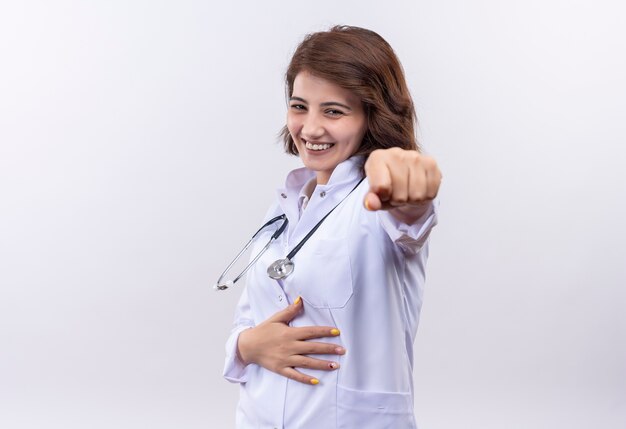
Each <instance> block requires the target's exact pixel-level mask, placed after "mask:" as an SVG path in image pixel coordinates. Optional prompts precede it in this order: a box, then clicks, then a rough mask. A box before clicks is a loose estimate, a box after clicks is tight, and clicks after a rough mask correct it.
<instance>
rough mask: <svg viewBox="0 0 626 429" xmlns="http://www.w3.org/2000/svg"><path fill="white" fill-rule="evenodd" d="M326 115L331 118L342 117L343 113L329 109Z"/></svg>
mask: <svg viewBox="0 0 626 429" xmlns="http://www.w3.org/2000/svg"><path fill="white" fill-rule="evenodd" d="M326 114H327V115H329V116H342V115H343V112H342V111H341V110H337V109H328V110H326Z"/></svg>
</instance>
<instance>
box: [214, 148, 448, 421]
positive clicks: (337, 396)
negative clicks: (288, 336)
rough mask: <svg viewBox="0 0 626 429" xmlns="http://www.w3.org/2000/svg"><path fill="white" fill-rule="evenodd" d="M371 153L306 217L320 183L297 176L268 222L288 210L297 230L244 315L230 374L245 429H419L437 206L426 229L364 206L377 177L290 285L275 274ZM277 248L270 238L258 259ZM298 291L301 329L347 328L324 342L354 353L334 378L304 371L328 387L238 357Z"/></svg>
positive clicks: (340, 173) (260, 276)
mask: <svg viewBox="0 0 626 429" xmlns="http://www.w3.org/2000/svg"><path fill="white" fill-rule="evenodd" d="M363 161H364V159H363V157H353V158H350V159H349V160H347V161H345V162H343V163H341V164H339V165H338V166H337V167H336V168H335V170H334V172H333V174H332V176H331V178H330V180H329V182H328V184H326V185H318V186H317V187H316V188H315V190H314V192H313V194H312V196H311V199H310V201H309V202H308V206H307V208H306V210H304V211H303V212H302V214H301V215H300V210H299V207H298V198H299V196H300V191H301V189H302V188H303V186H304V185H305V184H306V183H307V182H308V181H309V180H310V179H311V178H312V177H314V173H313V172H312V171H310V170H307V169H305V168H301V169H297V170H294V171H292V172H291V173H290V174H289V175H288V177H287V180H286V186H285V187H284V188H282V189H278V191H277V196H278V202H277V203H276V204H275V205H274V206H273V207H272V208H271V209H270V211H269V212H268V214H267V219H269V218H270V217H274V216H276V215H279V214H281V213H285V214H286V215H287V218H288V219H289V225H288V230H287V231H286V233H283V235H282V236H281V237H280V238H279V239H278V240H277V242H276V243H274V244H273V245H272V246H271V247H270V249H268V251H267V252H266V253H265V254H264V255H263V257H262V258H261V259H260V260H259V261H258V262H257V263H256V264H255V266H254V267H253V268H252V269H251V271H250V272H249V274H248V276H247V284H246V288H245V289H244V291H243V293H242V295H241V299H240V302H239V305H238V307H237V310H236V315H235V324H234V329H233V331H232V333H231V336H230V337H229V339H228V342H227V344H226V353H227V356H226V363H225V366H224V376H225V377H226V379H228V380H229V381H232V382H238V383H240V386H241V387H240V400H239V404H238V407H237V417H236V421H237V428H242V429H248V428H255V429H257V428H264V429H265V428H285V429H295V428H298V429H320V428H323V429H331V428H358V429H368V428H372V429H381V428H394V429H400V428H402V429H404V428H415V427H416V425H415V419H414V416H413V383H412V380H413V376H412V367H413V341H414V338H415V333H416V330H417V324H418V319H419V313H420V307H421V304H422V292H423V286H424V268H425V264H426V258H427V255H428V249H427V248H428V246H427V241H428V235H429V232H430V230H431V229H432V227H433V226H434V225H435V224H436V219H437V217H436V212H435V209H434V204H431V207H430V208H429V210H428V212H427V213H426V214H425V215H424V216H423V217H422V218H421V219H420V220H419V221H418V222H417V223H416V224H414V225H411V226H408V225H404V224H402V223H400V222H398V221H396V220H395V218H393V217H392V216H391V215H389V213H387V212H369V211H367V210H365V209H364V208H363V199H364V197H365V194H366V193H367V191H368V188H369V187H368V183H367V179H366V180H364V181H363V182H362V183H361V184H360V185H359V186H358V188H356V189H355V190H354V192H352V194H350V195H349V196H348V197H347V198H346V199H345V200H344V201H343V202H341V204H340V205H339V206H338V207H337V208H336V209H335V211H334V212H333V213H332V214H331V215H330V216H329V217H328V218H327V219H326V220H325V221H324V223H322V225H321V226H320V228H319V229H318V230H317V231H316V232H315V233H314V234H313V236H312V237H311V238H310V239H309V240H308V241H307V242H306V244H305V245H304V246H303V247H302V249H301V250H300V252H299V253H298V254H297V255H296V256H295V257H294V258H293V261H294V263H295V269H294V272H293V273H292V274H291V275H290V276H289V277H287V278H286V279H283V280H272V279H270V278H269V277H268V275H267V273H266V270H267V267H268V266H269V265H270V264H271V263H272V262H273V261H275V260H277V259H281V258H284V257H285V256H286V255H287V253H289V251H290V250H291V249H292V248H293V247H294V246H295V245H296V244H297V243H298V242H300V240H301V239H302V238H303V237H304V236H305V235H306V234H307V233H308V232H309V231H310V230H311V228H313V226H314V225H315V224H316V223H317V222H318V221H319V220H320V219H321V218H322V217H323V216H324V215H325V214H326V213H328V211H330V210H331V209H332V208H333V207H334V206H335V205H336V204H337V203H339V202H340V201H341V200H342V199H343V198H344V197H346V195H347V194H348V193H349V192H350V191H351V190H352V189H353V188H354V186H355V185H356V183H357V182H358V181H359V180H360V178H361V177H362V172H361V167H362V164H363ZM266 242H267V235H265V236H263V237H261V238H259V240H258V244H257V245H256V246H255V248H254V249H253V254H254V252H255V251H257V250H258V249H259V248H260V247H262V246H263V245H264V244H265V243H266ZM298 296H302V299H303V300H304V310H303V312H302V313H301V314H300V315H299V316H298V317H296V318H295V319H294V320H293V322H292V323H291V326H309V325H317V326H335V327H337V328H339V329H340V331H341V335H340V336H338V337H330V338H323V339H321V340H314V341H325V342H334V343H337V344H340V345H342V346H343V347H345V348H346V350H347V352H346V354H345V355H343V356H337V355H317V356H313V357H319V358H322V359H327V360H330V361H337V362H339V363H340V365H341V367H340V368H339V369H338V370H334V371H319V370H311V369H302V372H303V373H306V374H308V375H310V376H312V377H316V378H318V379H319V380H320V383H319V384H318V385H316V386H314V385H307V384H302V383H298V382H295V381H293V380H290V379H287V378H285V377H283V376H281V375H278V374H275V373H273V372H271V371H268V370H266V369H264V368H262V367H260V366H258V365H255V364H251V365H248V366H245V367H244V366H243V365H242V363H241V362H240V361H239V359H238V358H237V354H236V347H237V338H238V335H239V333H240V332H241V331H243V330H244V329H247V328H249V327H252V326H255V325H256V324H258V323H261V322H262V321H264V320H266V319H267V318H268V317H270V316H272V315H273V314H274V313H276V312H277V311H279V310H281V309H283V308H285V307H286V306H287V305H289V304H290V303H292V302H293V300H295V299H296V298H297V297H298Z"/></svg>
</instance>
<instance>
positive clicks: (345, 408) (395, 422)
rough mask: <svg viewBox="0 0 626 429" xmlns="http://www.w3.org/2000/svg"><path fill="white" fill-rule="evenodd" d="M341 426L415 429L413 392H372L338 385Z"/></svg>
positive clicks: (345, 427) (346, 427)
mask: <svg viewBox="0 0 626 429" xmlns="http://www.w3.org/2000/svg"><path fill="white" fill-rule="evenodd" d="M337 428H339V429H348V428H359V429H383V428H393V429H397V428H402V429H415V428H416V425H415V418H414V416H413V398H412V397H411V394H410V393H408V392H407V393H397V392H370V391H363V390H354V389H349V388H347V387H342V386H340V385H337Z"/></svg>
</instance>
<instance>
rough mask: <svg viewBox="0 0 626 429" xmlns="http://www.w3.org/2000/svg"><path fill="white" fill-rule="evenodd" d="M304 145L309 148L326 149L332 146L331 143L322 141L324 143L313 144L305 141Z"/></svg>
mask: <svg viewBox="0 0 626 429" xmlns="http://www.w3.org/2000/svg"><path fill="white" fill-rule="evenodd" d="M304 146H305V147H306V148H307V149H309V150H326V149H328V148H329V147H331V146H332V144H329V143H324V144H313V143H309V142H306V143H305V144H304Z"/></svg>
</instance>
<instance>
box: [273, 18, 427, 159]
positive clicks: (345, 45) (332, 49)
mask: <svg viewBox="0 0 626 429" xmlns="http://www.w3.org/2000/svg"><path fill="white" fill-rule="evenodd" d="M302 71H307V72H309V73H311V74H312V75H314V76H317V77H319V78H322V79H325V80H328V81H329V82H332V83H334V84H336V85H339V86H340V87H342V88H345V89H347V90H349V91H352V92H353V93H355V94H356V95H357V96H358V97H359V98H360V99H361V102H362V103H363V109H364V111H365V115H366V118H367V131H366V132H365V136H364V137H363V141H362V142H361V146H360V147H359V149H358V150H357V152H356V154H355V155H366V156H367V155H369V154H370V153H371V152H373V151H374V150H375V149H387V148H391V147H400V148H402V149H413V150H419V146H418V144H417V140H416V137H415V124H416V115H415V107H414V105H413V100H412V98H411V94H410V93H409V89H408V87H407V84H406V80H405V78H404V71H403V69H402V65H401V64H400V61H399V60H398V57H397V56H396V54H395V52H394V51H393V49H392V48H391V46H390V45H389V43H387V42H386V41H385V39H383V38H382V37H381V36H380V35H378V34H377V33H375V32H373V31H371V30H367V29H365V28H360V27H350V26H345V25H340V26H335V27H332V28H331V29H330V30H328V31H321V32H318V33H311V34H308V35H307V36H306V37H305V38H304V40H303V41H302V43H300V45H298V48H297V49H296V51H295V53H294V54H293V57H292V58H291V62H290V63H289V67H288V68H287V73H286V74H285V83H286V91H287V99H289V97H291V94H292V92H293V82H294V80H295V78H296V76H297V75H298V73H300V72H302ZM280 135H281V137H282V139H283V142H284V144H285V151H286V152H287V153H290V154H293V155H298V150H297V148H296V145H295V143H294V141H293V139H292V137H291V134H289V130H288V129H287V127H286V126H285V127H283V129H282V130H281V132H280Z"/></svg>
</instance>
